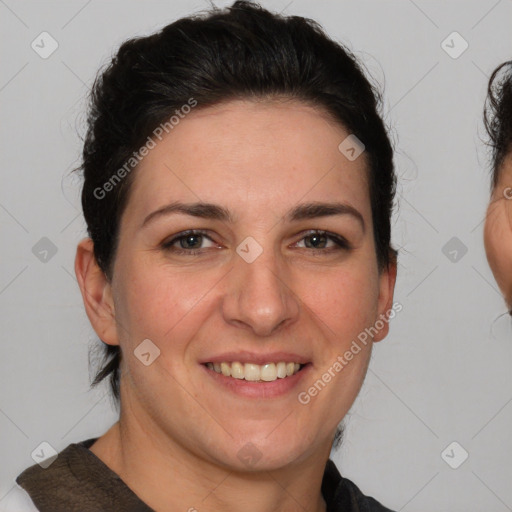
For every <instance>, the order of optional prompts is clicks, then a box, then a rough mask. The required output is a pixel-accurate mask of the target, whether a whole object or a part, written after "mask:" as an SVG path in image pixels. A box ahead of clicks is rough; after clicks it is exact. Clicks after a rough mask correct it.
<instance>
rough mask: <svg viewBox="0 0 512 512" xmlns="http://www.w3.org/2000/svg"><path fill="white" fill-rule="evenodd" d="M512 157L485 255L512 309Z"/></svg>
mask: <svg viewBox="0 0 512 512" xmlns="http://www.w3.org/2000/svg"><path fill="white" fill-rule="evenodd" d="M511 201H512V155H509V156H508V157H507V158H506V159H505V162H504V163H503V165H502V168H501V170H500V175H499V180H498V184H497V185H496V188H495V189H494V191H493V194H492V197H491V201H490V203H489V207H488V209H487V218H486V222H485V229H484V241H485V251H486V253H487V259H488V260H489V265H490V266H491V269H492V271H493V274H494V277H495V279H496V282H497V283H498V285H499V287H500V290H501V292H502V293H503V295H504V296H505V300H506V302H507V307H508V308H509V310H510V309H512V202H511Z"/></svg>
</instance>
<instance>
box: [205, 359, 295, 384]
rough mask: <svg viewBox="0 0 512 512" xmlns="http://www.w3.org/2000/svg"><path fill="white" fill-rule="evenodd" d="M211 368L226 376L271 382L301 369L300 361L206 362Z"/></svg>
mask: <svg viewBox="0 0 512 512" xmlns="http://www.w3.org/2000/svg"><path fill="white" fill-rule="evenodd" d="M206 366H207V367H208V368H210V370H215V371H216V372H217V373H222V375H225V376H226V377H234V378H235V379H245V380H250V381H258V380H263V381H266V382H271V381H273V380H276V379H278V378H279V379H284V378H285V377H289V376H290V375H293V374H294V373H297V372H298V371H299V369H300V364H299V363H284V362H279V363H267V364H263V365H259V364H253V363H245V364H242V363H239V362H237V361H235V362H233V363H224V362H222V363H206Z"/></svg>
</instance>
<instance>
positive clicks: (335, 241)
mask: <svg viewBox="0 0 512 512" xmlns="http://www.w3.org/2000/svg"><path fill="white" fill-rule="evenodd" d="M302 240H303V241H304V248H305V249H310V250H313V251H314V250H315V249H323V250H326V251H327V250H328V251H331V250H335V251H336V250H341V249H350V244H349V243H348V242H347V240H345V238H343V237H341V236H339V235H335V234H334V233H328V232H327V231H312V232H310V233H308V234H307V235H306V236H304V237H303V238H302ZM302 240H301V241H302ZM299 243H300V242H299Z"/></svg>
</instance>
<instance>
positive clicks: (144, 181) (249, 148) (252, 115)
mask: <svg viewBox="0 0 512 512" xmlns="http://www.w3.org/2000/svg"><path fill="white" fill-rule="evenodd" d="M348 135H349V132H348V131H347V130H346V128H344V127H343V126H342V125H341V124H340V123H337V122H335V121H334V120H332V118H331V117H330V116H329V115H327V114H326V113H325V112H324V111H323V110H321V109H318V108H316V107H313V106H309V105H306V104H304V103H299V102H297V101H286V102H283V101H265V102H262V101H258V102H256V101H245V100H244V101H242V100H236V101H230V102H228V103H224V104H220V105H216V106H214V107H207V108H203V109H198V110H197V111H192V112H191V113H190V114H188V115H187V116H184V118H182V119H181V120H180V122H179V123H178V124H177V125H175V126H174V128H173V129H172V131H170V133H168V134H167V135H165V136H164V137H163V138H162V140H161V141H159V142H157V144H156V147H155V148H154V149H152V150H151V151H150V152H149V154H148V155H147V156H146V157H145V158H144V159H143V161H142V162H141V163H140V164H139V166H138V168H137V170H136V176H135V180H134V183H133V185H132V191H131V200H130V202H131V203H132V204H131V208H132V209H133V208H134V209H135V210H137V213H138V214H139V215H146V214H147V213H148V212H149V211H150V210H151V209H154V207H155V206H158V205H160V204H164V203H166V202H169V201H170V200H171V199H172V200H176V199H178V200H185V201H191V200H193V201H197V200H202V201H208V202H219V201H222V202H224V203H226V202H228V203H231V206H233V208H241V209H242V210H247V207H248V206H249V205H254V204H257V205H258V206H259V208H260V209H265V208H271V209H272V210H273V211H275V210H278V209H279V207H280V205H282V206H283V208H284V207H288V206H289V205H290V203H296V202H297V201H299V200H301V199H304V200H323V201H327V200H340V199H343V200H345V201H346V202H349V203H351V202H352V203H353V206H355V205H356V204H358V205H359V208H362V209H364V207H365V206H368V202H369V198H368V186H367V165H366V155H365V154H364V153H363V154H362V155H361V156H360V157H359V158H357V159H355V160H353V161H351V160H349V159H348V158H347V157H346V156H345V154H344V153H342V152H341V151H340V149H339V145H340V143H342V142H343V141H344V140H345V139H346V138H347V136H348Z"/></svg>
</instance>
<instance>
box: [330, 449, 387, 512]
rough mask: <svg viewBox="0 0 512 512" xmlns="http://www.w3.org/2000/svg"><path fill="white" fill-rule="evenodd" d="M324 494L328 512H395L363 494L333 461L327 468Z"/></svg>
mask: <svg viewBox="0 0 512 512" xmlns="http://www.w3.org/2000/svg"><path fill="white" fill-rule="evenodd" d="M322 492H323V494H324V498H325V501H326V504H327V511H328V512H337V511H340V512H341V511H343V512H345V511H346V512H393V511H392V510H390V509H389V508H386V507H385V506H384V505H381V504H380V503H379V502H378V501H377V500H376V499H374V498H372V497H370V496H366V495H365V494H363V492H362V491H361V490H360V489H359V487H358V486H357V485H356V484H355V483H354V482H352V481H351V480H349V479H348V478H344V477H342V476H341V475H340V473H339V471H338V468H337V467H336V465H335V464H334V462H333V461H332V460H331V459H329V460H328V461H327V465H326V468H325V473H324V478H323V482H322Z"/></svg>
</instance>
